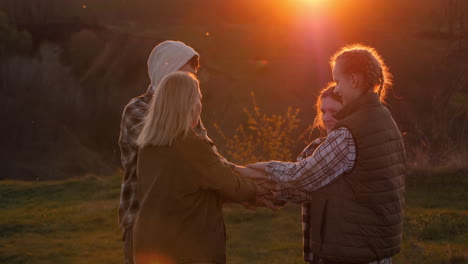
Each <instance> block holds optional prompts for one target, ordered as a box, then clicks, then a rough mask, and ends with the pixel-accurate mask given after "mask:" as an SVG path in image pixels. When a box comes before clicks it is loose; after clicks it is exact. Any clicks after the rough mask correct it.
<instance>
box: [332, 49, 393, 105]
mask: <svg viewBox="0 0 468 264" xmlns="http://www.w3.org/2000/svg"><path fill="white" fill-rule="evenodd" d="M337 62H340V63H341V64H340V66H341V69H342V70H343V72H344V73H346V74H359V75H361V76H362V77H363V79H364V86H363V88H364V91H363V92H364V93H367V92H369V91H372V92H375V93H377V94H379V96H380V100H381V101H382V102H385V97H386V95H387V91H388V89H390V88H391V86H392V74H391V73H390V72H389V70H388V67H387V65H386V64H385V62H384V60H383V59H382V57H381V56H380V55H379V53H378V52H377V51H376V50H375V49H374V48H372V47H369V46H366V45H363V44H351V45H348V46H345V47H343V48H341V49H340V50H339V51H338V52H336V53H335V54H334V55H333V56H332V57H331V59H330V66H331V68H332V70H333V68H334V67H335V65H336V63H337Z"/></svg>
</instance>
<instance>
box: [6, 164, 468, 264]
mask: <svg viewBox="0 0 468 264" xmlns="http://www.w3.org/2000/svg"><path fill="white" fill-rule="evenodd" d="M119 185H120V175H119V174H117V175H115V176H111V177H97V176H86V177H82V178H78V179H73V180H67V181H56V182H19V181H2V182H0V212H1V217H0V263H12V264H14V263H30V264H34V263H37V264H39V263H121V262H122V261H121V259H122V257H121V250H120V248H121V241H120V231H119V229H118V226H117V220H116V216H117V206H118V199H119V191H120V190H119ZM406 203H407V206H406V213H405V214H406V218H405V226H404V227H405V230H404V242H403V248H402V252H401V253H400V254H398V255H397V256H396V258H395V261H394V263H438V264H442V263H450V264H452V263H468V171H466V170H465V171H456V172H444V173H412V174H411V175H409V176H408V178H407V192H406ZM225 216H226V227H227V233H228V252H227V253H228V263H230V264H240V263H242V264H243V263H259V264H261V263H303V261H302V249H301V247H302V241H301V231H300V230H301V226H300V206H297V205H288V206H286V207H285V208H283V209H282V210H280V211H277V212H272V211H269V210H267V209H257V211H251V210H247V209H244V208H243V207H241V206H237V205H227V206H226V208H225Z"/></svg>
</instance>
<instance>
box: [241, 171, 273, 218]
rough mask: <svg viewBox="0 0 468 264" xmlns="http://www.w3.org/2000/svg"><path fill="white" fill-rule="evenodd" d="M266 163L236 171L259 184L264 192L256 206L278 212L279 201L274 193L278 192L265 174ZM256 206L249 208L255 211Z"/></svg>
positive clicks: (258, 197) (257, 200)
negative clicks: (277, 203)
mask: <svg viewBox="0 0 468 264" xmlns="http://www.w3.org/2000/svg"><path fill="white" fill-rule="evenodd" d="M265 168H266V162H259V163H256V164H251V165H248V166H247V167H243V166H236V167H235V169H234V171H235V172H236V173H238V174H239V175H241V176H242V177H244V178H247V179H249V180H251V181H253V182H254V183H255V184H257V185H258V186H259V187H260V189H262V192H261V193H260V195H259V196H257V199H256V202H255V206H263V207H267V208H270V209H272V210H277V209H278V208H279V207H278V206H277V205H275V203H276V202H277V199H276V198H275V197H274V195H273V192H274V191H275V190H276V185H277V184H276V183H275V182H273V181H271V180H270V179H269V177H268V175H267V173H266V172H265ZM255 206H249V207H248V208H250V209H254V208H255Z"/></svg>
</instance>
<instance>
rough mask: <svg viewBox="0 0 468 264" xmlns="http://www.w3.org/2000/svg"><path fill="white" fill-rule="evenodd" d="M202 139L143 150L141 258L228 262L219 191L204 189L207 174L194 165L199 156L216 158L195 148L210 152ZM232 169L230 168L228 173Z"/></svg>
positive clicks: (137, 237) (137, 242) (137, 234)
mask: <svg viewBox="0 0 468 264" xmlns="http://www.w3.org/2000/svg"><path fill="white" fill-rule="evenodd" d="M194 141H199V142H194ZM203 141H204V140H203V139H201V138H196V136H195V135H190V136H188V137H187V138H185V139H182V138H179V139H178V140H176V141H175V142H174V145H173V146H171V147H155V146H150V147H146V148H144V149H142V150H141V151H140V154H139V157H138V186H139V189H138V199H139V201H140V210H139V213H138V214H137V217H136V222H135V228H134V248H135V249H134V252H135V257H136V258H137V259H138V258H139V256H141V255H142V254H143V255H145V253H144V252H146V253H147V254H153V255H154V254H157V255H159V256H166V257H168V256H172V257H174V258H175V259H174V260H175V261H176V263H179V262H213V263H224V262H225V258H226V256H225V234H224V221H223V214H222V199H221V196H220V195H219V193H218V192H216V191H215V190H214V189H211V190H210V189H207V188H205V186H204V183H203V177H204V176H203V175H202V172H201V171H200V170H198V169H197V166H196V165H194V164H193V162H197V160H196V159H195V158H197V159H198V158H200V159H209V158H215V157H214V156H212V157H209V155H210V153H206V152H204V151H201V150H199V149H197V148H196V147H194V145H197V144H205V145H206V148H205V149H204V150H205V151H206V150H209V149H210V146H209V143H208V141H205V142H203ZM197 156H198V157H197ZM188 159H192V160H191V161H190V160H188ZM212 162H216V160H213V161H212ZM220 163H221V160H220ZM221 166H222V165H221ZM221 169H222V167H221ZM230 170H231V169H230V168H229V167H225V170H224V173H230V172H229V171H230ZM216 176H217V177H219V176H222V175H216ZM251 194H252V195H254V193H251ZM239 198H241V197H239ZM246 198H253V196H252V197H246ZM137 262H138V261H137Z"/></svg>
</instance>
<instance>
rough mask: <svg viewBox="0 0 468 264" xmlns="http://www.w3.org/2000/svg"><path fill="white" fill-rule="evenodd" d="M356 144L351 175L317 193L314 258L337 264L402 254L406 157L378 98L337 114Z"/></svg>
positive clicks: (374, 96)
mask: <svg viewBox="0 0 468 264" xmlns="http://www.w3.org/2000/svg"><path fill="white" fill-rule="evenodd" d="M336 118H337V119H338V120H339V121H338V123H337V125H336V127H335V129H338V128H340V127H346V128H348V129H349V130H350V131H351V134H352V135H353V138H354V141H355V143H356V163H355V166H354V168H353V169H352V171H351V172H349V173H347V174H345V175H343V176H342V177H340V178H339V179H338V180H337V181H335V182H333V183H332V184H329V185H327V186H325V187H323V188H321V189H319V190H317V191H316V192H314V194H313V197H312V202H311V209H312V211H311V215H312V219H311V231H310V232H311V234H310V235H311V238H312V251H313V253H314V254H315V255H317V256H319V257H321V258H324V259H327V260H330V261H336V262H347V263H369V262H372V261H375V260H380V259H384V258H387V257H391V256H393V255H395V254H396V253H398V252H399V250H400V244H401V238H402V220H403V204H404V198H403V192H404V189H405V174H406V155H405V149H404V145H403V140H402V137H401V133H400V131H399V129H398V127H397V125H396V124H395V122H394V120H393V118H392V116H391V114H390V112H389V111H388V109H387V108H385V107H384V106H383V105H382V103H381V102H380V100H379V97H378V95H377V94H374V93H373V94H367V95H364V96H362V97H360V98H358V99H356V100H355V101H353V102H351V103H350V104H349V105H346V106H345V107H343V109H342V110H341V111H340V112H339V113H337V115H336Z"/></svg>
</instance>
